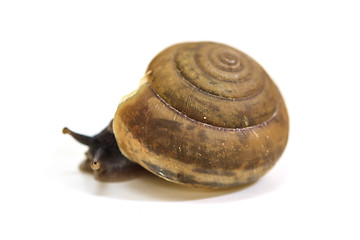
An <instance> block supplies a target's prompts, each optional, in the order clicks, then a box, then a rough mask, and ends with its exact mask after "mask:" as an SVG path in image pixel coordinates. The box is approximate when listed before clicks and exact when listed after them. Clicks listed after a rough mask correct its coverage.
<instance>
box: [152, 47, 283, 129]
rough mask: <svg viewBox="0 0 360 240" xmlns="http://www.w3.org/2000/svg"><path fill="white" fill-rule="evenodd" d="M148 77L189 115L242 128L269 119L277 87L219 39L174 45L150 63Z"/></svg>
mask: <svg viewBox="0 0 360 240" xmlns="http://www.w3.org/2000/svg"><path fill="white" fill-rule="evenodd" d="M148 71H149V72H150V76H149V81H150V83H151V86H152V87H153V89H154V90H155V92H156V93H157V94H158V95H159V96H160V97H161V98H162V99H164V101H165V102H166V103H168V104H169V105H170V106H172V107H174V108H175V109H177V110H178V111H180V112H181V113H183V114H184V115H186V116H188V117H189V118H191V119H194V120H197V121H200V122H204V123H207V124H211V125H213V126H219V127H224V128H243V127H248V126H253V125H257V124H259V123H261V122H264V121H266V120H268V119H270V118H271V116H272V115H273V114H274V112H275V111H276V108H277V102H276V101H277V100H276V98H277V96H276V90H275V91H274V89H275V88H276V87H275V86H274V85H273V83H272V81H271V80H270V78H269V76H268V75H267V74H266V73H265V71H264V70H263V69H262V68H261V66H260V65H259V64H257V63H256V62H255V61H254V60H253V59H251V58H250V57H249V56H247V55H246V54H244V53H242V52H240V51H238V50H236V49H234V48H231V47H229V46H226V45H223V44H218V43H207V42H206V43H191V44H179V45H175V46H173V47H170V48H168V49H166V50H164V51H163V52H161V53H160V54H159V55H158V56H157V57H156V58H155V59H154V60H153V61H152V62H151V63H150V65H149V67H148Z"/></svg>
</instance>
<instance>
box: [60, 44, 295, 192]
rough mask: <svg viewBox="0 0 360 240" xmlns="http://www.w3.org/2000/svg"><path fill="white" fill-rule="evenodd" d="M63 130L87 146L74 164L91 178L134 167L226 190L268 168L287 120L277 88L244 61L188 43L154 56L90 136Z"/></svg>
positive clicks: (112, 176)
mask: <svg viewBox="0 0 360 240" xmlns="http://www.w3.org/2000/svg"><path fill="white" fill-rule="evenodd" d="M63 132H64V133H69V134H71V135H72V136H73V137H74V138H75V139H77V140H78V141H79V142H81V143H83V144H86V145H88V146H89V150H88V152H87V153H86V157H87V158H86V160H85V161H84V162H83V163H82V164H81V166H80V168H81V169H82V170H85V171H89V172H92V173H94V175H95V177H96V178H97V179H99V180H104V181H109V180H112V181H113V180H121V179H123V178H124V177H126V176H128V175H129V174H131V173H133V172H136V171H139V170H140V168H141V167H142V168H145V169H147V170H148V171H150V172H152V173H153V174H155V175H157V176H159V177H161V178H164V179H166V180H168V181H171V182H175V183H181V184H186V185H191V186H198V187H208V188H226V187H235V186H240V185H245V184H249V183H252V182H255V181H256V180H258V179H259V178H260V177H261V176H263V175H264V174H265V173H266V172H268V171H269V170H270V169H271V168H272V167H273V166H274V164H275V163H276V161H277V160H278V159H279V157H280V155H281V154H282V152H283V150H284V148H285V145H286V143H287V139H288V132H289V120H288V114H287V110H286V107H285V104H284V101H283V98H282V96H281V94H280V92H279V90H278V88H277V87H276V85H275V84H274V83H273V81H272V80H271V79H270V77H269V76H268V75H267V73H266V72H265V71H264V69H263V68H262V67H261V66H260V65H259V64H258V63H256V62H255V61H254V60H253V59H252V58H250V57H249V56H247V55H246V54H244V53H242V52H240V51H238V50H236V49H234V48H232V47H229V46H227V45H223V44H219V43H213V42H191V43H181V44H176V45H173V46H171V47H169V48H167V49H165V50H163V51H162V52H161V53H159V54H158V55H157V56H156V57H155V58H154V59H153V60H152V61H151V63H150V65H149V66H148V68H147V70H146V75H145V77H144V78H143V79H142V81H141V83H140V86H139V88H138V89H137V90H136V91H135V92H133V93H132V94H130V95H129V96H127V97H125V99H123V100H122V102H121V103H120V104H119V106H118V109H117V111H116V114H115V117H114V119H113V120H112V121H111V122H110V124H109V125H108V127H107V128H105V129H104V130H103V131H102V132H100V133H99V134H98V135H95V136H94V137H88V136H84V135H81V134H77V133H74V132H72V131H70V130H69V129H67V128H64V130H63ZM140 166H141V167H140ZM142 168H141V169H142Z"/></svg>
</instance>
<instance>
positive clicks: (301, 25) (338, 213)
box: [0, 0, 360, 239]
mask: <svg viewBox="0 0 360 240" xmlns="http://www.w3.org/2000/svg"><path fill="white" fill-rule="evenodd" d="M129 2H130V1H122V2H121V1H106V0H103V1H89V0H88V1H78V0H62V1H39V0H37V1H36V0H35V1H16V0H12V1H1V2H0V81H1V83H0V107H1V108H0V111H1V118H0V121H1V124H0V133H1V135H0V141H1V144H0V146H1V147H0V149H1V151H0V152H1V154H0V157H1V165H0V166H1V172H0V184H1V193H2V197H1V198H0V199H1V200H0V203H1V205H0V210H1V212H0V221H1V223H0V226H1V227H0V228H1V231H0V235H2V236H0V238H1V239H29V238H34V239H35V238H36V239H145V238H146V239H326V238H329V237H332V238H334V239H359V238H360V233H359V231H360V230H359V225H360V224H359V223H360V220H359V218H360V217H359V216H360V207H359V203H360V197H359V189H360V188H359V183H360V174H359V171H360V163H359V162H360V157H359V151H358V149H359V148H360V146H359V143H360V141H359V134H360V128H359V122H360V116H359V107H358V105H359V103H360V97H359V95H360V94H359V81H360V73H359V68H360V67H359V66H360V60H359V56H360V47H359V45H360V7H359V6H358V5H357V4H356V1H344V0H342V1H298V2H295V1H246V2H245V1H244V2H243V1H226V0H222V1H209V0H208V1H195V0H192V1H186V0H182V1H163V2H160V1H154V0H152V1H131V3H129ZM200 40H210V41H217V42H222V43H226V44H229V45H232V46H234V47H236V48H238V49H240V50H242V51H244V52H246V53H248V54H249V55H250V56H252V57H253V58H254V59H256V60H257V61H258V62H260V64H261V65H262V66H263V67H264V68H265V69H266V70H267V72H268V73H269V74H270V75H271V77H272V78H273V79H274V80H275V82H276V84H277V85H278V86H279V88H280V90H281V91H282V94H283V96H284V98H285V100H286V103H287V107H288V110H289V115H290V120H291V122H290V138H289V142H288V146H287V148H286V151H285V152H284V154H283V156H282V158H281V159H280V161H279V162H278V164H277V165H276V166H275V167H274V168H273V169H272V170H271V172H269V173H268V174H267V175H266V176H265V177H263V178H262V179H261V180H260V181H258V182H257V183H256V184H254V185H252V186H250V187H248V188H245V189H242V190H238V189H236V190H227V191H205V190H199V189H189V188H186V187H182V186H177V185H175V184H172V183H167V182H165V181H163V180H161V179H158V178H157V177H153V176H151V175H145V176H142V177H139V178H136V179H132V180H130V181H127V182H121V183H100V182H97V181H95V180H94V179H93V178H92V176H90V175H87V174H84V173H82V172H80V171H79V170H78V164H79V163H80V161H81V160H82V159H83V157H84V155H83V153H84V152H85V151H86V147H84V146H82V145H80V144H78V143H76V142H75V141H74V140H73V139H71V138H70V137H69V136H65V135H62V134H61V130H62V128H63V127H64V126H68V127H70V128H71V129H73V130H76V131H78V132H82V133H88V134H95V133H97V132H98V131H100V130H101V129H102V128H103V127H105V125H106V124H107V123H108V121H109V120H110V119H111V118H112V117H113V114H114V112H115V110H116V107H117V104H118V102H119V100H120V98H121V96H122V95H124V94H127V93H129V92H131V91H132V90H134V89H135V88H137V86H138V83H139V80H140V78H141V77H142V76H143V74H144V73H145V69H146V67H147V64H148V63H149V62H150V60H151V59H152V58H153V57H154V56H155V55H156V54H157V53H158V52H159V51H161V50H162V49H164V48H165V47H167V46H169V45H172V44H174V43H178V42H183V41H200Z"/></svg>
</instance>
